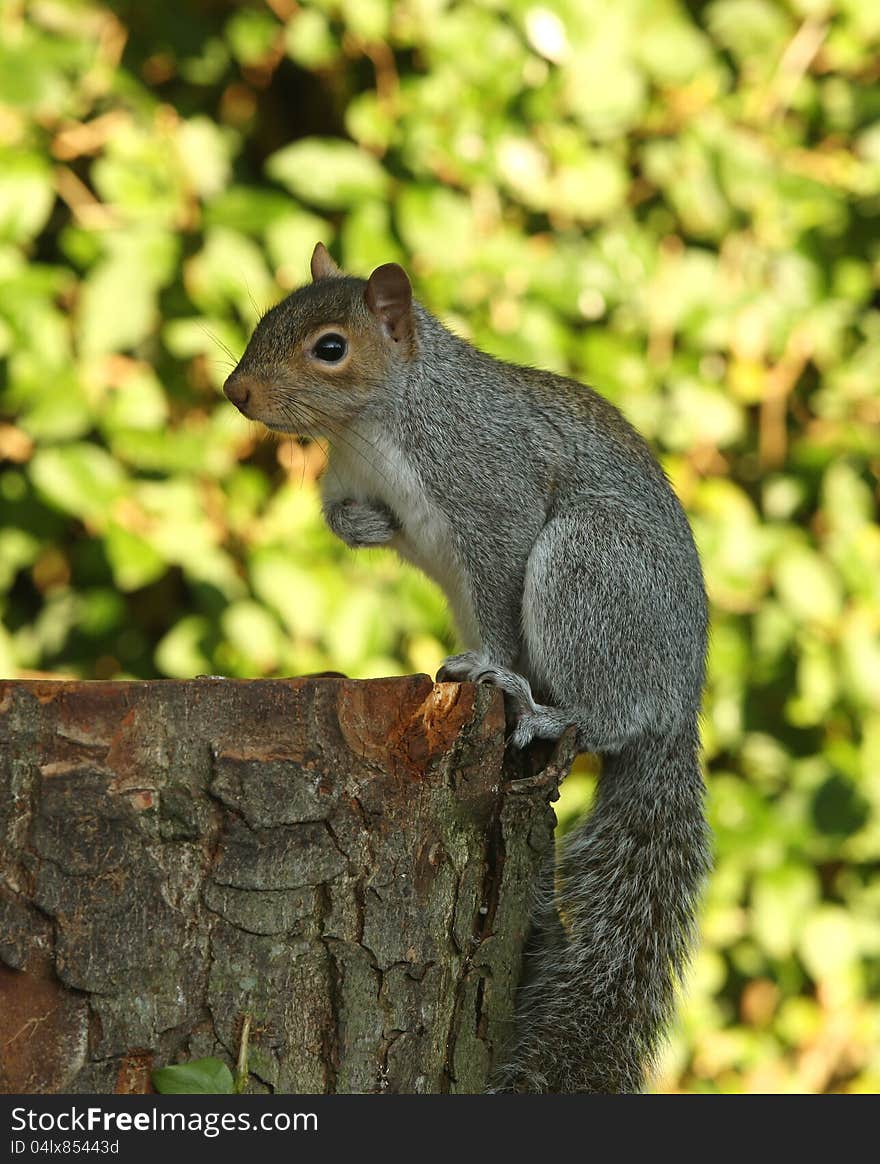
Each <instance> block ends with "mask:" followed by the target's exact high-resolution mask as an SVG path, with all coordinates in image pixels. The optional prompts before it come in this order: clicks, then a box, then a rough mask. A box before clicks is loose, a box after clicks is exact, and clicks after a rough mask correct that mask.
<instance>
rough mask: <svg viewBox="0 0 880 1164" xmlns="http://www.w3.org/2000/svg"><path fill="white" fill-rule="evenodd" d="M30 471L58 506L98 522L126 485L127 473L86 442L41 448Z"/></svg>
mask: <svg viewBox="0 0 880 1164" xmlns="http://www.w3.org/2000/svg"><path fill="white" fill-rule="evenodd" d="M29 471H30V477H31V480H32V481H33V483H34V485H36V487H37V489H39V491H40V492H41V493H42V494H43V496H44V497H45V498H46V500H47V501H48V502H49V503H50V504H51V505H52V506H54V507H55V508H56V509H60V510H61V511H62V512H64V513H70V514H73V515H74V516H76V517H81V518H92V519H94V520H96V521H99V522H101V521H103V520H105V518H106V514H107V511H108V509H109V507H110V505H111V504H112V502H113V501H114V500H115V499H116V498H117V497H118V496H119V495H120V494H121V492H122V490H123V489H124V485H125V475H124V474H123V471H122V469H121V468H120V467H119V465H118V463H117V462H116V461H115V460H114V459H113V458H112V457H111V456H110V454H109V453H107V452H106V451H105V450H104V449H102V448H100V447H98V446H97V445H94V444H88V443H85V442H81V443H78V444H71V445H64V446H63V447H61V448H57V449H51V448H50V449H40V450H39V451H38V452H37V453H35V454H34V457H33V460H32V461H31V463H30V466H29Z"/></svg>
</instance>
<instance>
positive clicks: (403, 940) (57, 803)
mask: <svg viewBox="0 0 880 1164" xmlns="http://www.w3.org/2000/svg"><path fill="white" fill-rule="evenodd" d="M504 733H505V726H504V711H503V705H502V700H501V697H500V695H499V694H498V693H497V692H495V691H493V690H491V689H489V688H485V687H476V686H474V685H472V684H455V683H438V684H435V683H433V682H432V681H431V680H430V679H429V678H428V677H427V676H412V677H408V678H403V679H387V680H372V681H366V682H363V681H356V680H347V679H328V678H306V679H290V680H247V681H244V680H242V681H239V680H212V679H206V680H194V681H188V682H174V681H159V682H118V683H109V682H107V683H105V682H49V681H5V682H0V963H2V964H0V1090H2V1091H6V1092H19V1093H34V1092H97V1093H109V1092H114V1091H123V1092H135V1091H144V1090H147V1089H148V1088H149V1073H150V1070H151V1069H152V1068H153V1067H156V1066H164V1065H166V1064H168V1063H173V1062H179V1061H183V1060H186V1059H190V1058H198V1057H201V1056H203V1055H216V1056H218V1057H220V1058H223V1059H225V1060H226V1062H228V1063H230V1064H234V1062H235V1060H236V1057H237V1055H238V1053H239V1049H240V1040H241V1035H242V1029H243V1026H244V1025H247V1026H248V1028H249V1039H248V1056H247V1067H248V1071H249V1076H248V1088H249V1090H252V1091H277V1092H285V1093H325V1092H382V1091H388V1092H422V1093H424V1092H428V1093H431V1092H474V1091H481V1090H483V1089H484V1087H485V1084H486V1080H487V1076H488V1073H489V1071H490V1069H491V1066H492V1064H493V1062H494V1061H495V1060H496V1059H497V1056H498V1055H499V1054H500V1053H502V1051H503V1046H504V1043H505V1041H506V1039H507V1038H508V1037H509V1035H510V1033H511V1027H512V1015H513V1002H514V992H515V988H516V984H517V980H518V976H519V970H520V960H521V952H522V947H523V944H524V940H525V938H526V936H527V929H528V911H529V905H530V900H531V889H532V886H533V885H534V883H535V881H536V879H537V876H538V870H539V867H540V865H541V863H542V858H544V857H545V856H546V854H547V853H548V850H549V846H550V844H551V838H552V829H553V824H554V817H553V813H552V810H550V808H549V806H548V804H547V800H548V798H549V797H552V794H553V793H554V792H555V788H556V783H557V782H558V779H559V777H560V775H564V774H565V771H566V770H567V768H568V765H569V764H570V761H571V756H570V754H565V755H563V753H564V752H565V753H567V751H568V749H567V747H566V746H562V747H558V748H557V749H556V751H555V752H554V753H553V754H551V756H550V758H549V760H548V761H547V762H546V763H545V765H544V767H543V769H540V770H537V771H536V769H537V768H538V763H537V761H536V760H535V759H534V757H532V758H531V759H530V757H528V756H526V757H523V756H521V755H520V754H514V755H512V754H511V753H510V752H508V753H505V749H504Z"/></svg>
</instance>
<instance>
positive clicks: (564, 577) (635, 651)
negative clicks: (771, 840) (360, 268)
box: [224, 243, 709, 1092]
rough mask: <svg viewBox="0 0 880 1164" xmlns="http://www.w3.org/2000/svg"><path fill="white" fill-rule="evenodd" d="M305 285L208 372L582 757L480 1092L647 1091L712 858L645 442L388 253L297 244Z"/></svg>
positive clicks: (689, 641) (697, 596)
mask: <svg viewBox="0 0 880 1164" xmlns="http://www.w3.org/2000/svg"><path fill="white" fill-rule="evenodd" d="M311 273H312V280H313V281H312V283H311V284H308V285H306V286H304V287H301V288H300V289H299V290H297V291H295V292H294V293H293V294H292V295H290V296H288V298H286V299H285V300H283V301H282V302H281V303H279V304H278V305H277V306H275V307H273V308H272V309H271V310H270V311H269V312H268V313H267V314H266V315H265V316H264V317H263V319H262V320H261V321H260V323H259V324H258V326H257V328H256V330H255V331H254V334H253V336H252V338H251V340H250V342H249V344H248V346H247V349H246V351H245V353H244V355H243V356H242V358H241V361H240V362H239V364H238V366H237V367H236V369H235V370H234V372H233V373H232V374H231V375H230V377H229V378H228V380H227V381H226V384H225V388H224V391H225V393H226V395H227V397H228V398H229V399H230V400H231V401H232V403H233V404H234V405H236V407H237V408H238V409H239V410H240V411H241V412H242V413H243V414H244V415H245V416H247V417H250V418H252V419H254V420H259V421H262V423H263V424H265V425H266V426H267V427H268V428H270V429H274V430H277V431H280V432H294V433H297V434H298V435H300V436H313V437H314V436H320V437H326V438H329V444H330V454H329V461H328V467H327V472H326V473H325V474H324V476H323V479H322V497H323V511H324V516H325V519H326V521H327V524H328V525H329V527H330V529H331V530H332V531H333V532H334V533H335V534H336V535H337V536H338V537H340V538H341V539H342V541H344V542H345V543H346V544H347V545H349V546H391V547H392V548H393V549H395V550H396V551H397V552H398V553H399V554H400V555H401V556H402V557H403V558H405V559H407V560H408V561H410V562H413V563H415V565H417V566H418V567H420V568H421V569H422V570H424V571H425V573H426V574H428V575H429V576H430V577H431V578H433V579H434V580H435V581H436V582H437V583H438V584H439V585H440V587H441V588H442V589H443V590H444V591H445V593H446V596H447V598H448V600H449V603H450V606H451V608H452V611H453V614H454V617H455V620H456V624H457V627H458V631H459V633H460V636H461V639H462V641H463V646H464V647H465V649H464V650H463V651H462V653H461V654H457V655H453V656H451V657H450V658H448V659H446V660H445V662H444V663H443V666H442V668H441V670H440V672H439V673H438V679H441V680H473V681H476V682H487V683H491V684H494V685H496V686H498V687H500V688H501V690H502V691H504V692H505V694H506V697H507V700H506V702H507V703H508V705H509V706H511V707H512V708H513V709H514V713H515V726H514V727H513V733H512V742H513V744H514V745H515V746H517V747H520V748H522V747H525V746H527V745H528V744H529V743H530V741H532V740H533V739H535V738H541V739H556V738H558V737H559V736H560V735H561V734H562V733H563V731H565V729H566V728H568V727H570V726H572V725H573V727H574V728H575V729H576V733H577V746H578V749H579V750H582V751H588V752H595V753H598V754H599V755H600V756H601V757H602V772H601V776H600V778H599V783H598V790H597V796H596V800H595V803H594V805H593V807H592V809H591V811H590V813H589V814H588V815H587V817H586V819H585V820H584V821H583V822H582V823H581V824H580V826H579V827H578V828H577V830H576V831H574V833H573V834H572V835H571V836H570V838H569V839H568V841H567V843H566V844H565V846H564V847H563V849H562V852H561V856H560V859H559V864H558V868H557V869H556V873H555V885H554V887H553V888H552V889H551V890H550V891H549V892H547V893H545V895H544V898H543V900H542V901H541V902H540V905H539V910H538V915H537V916H536V918H535V924H534V927H533V929H534V932H533V943H532V944H533V951H532V954H531V956H530V957H529V959H528V965H529V967H530V970H529V973H528V976H527V981H526V983H525V984H524V986H523V987H522V988H521V991H520V999H519V1002H518V1014H517V1029H516V1034H515V1041H514V1046H513V1047H512V1050H511V1051H510V1054H509V1057H508V1058H507V1059H506V1060H505V1061H504V1062H503V1063H502V1064H501V1066H500V1067H499V1068H498V1069H497V1070H496V1073H495V1077H494V1079H493V1081H492V1090H495V1091H527V1092H548V1091H549V1092H633V1091H640V1090H642V1089H643V1088H644V1086H645V1082H646V1078H647V1073H648V1072H649V1071H650V1069H651V1067H652V1066H653V1064H654V1061H655V1058H656V1054H657V1051H658V1048H659V1046H660V1045H661V1043H662V1039H663V1035H664V1032H665V1028H666V1027H667V1025H668V1023H669V1020H670V1018H671V1016H672V1013H673V1009H674V1002H675V995H676V991H677V987H678V983H679V980H680V976H681V974H682V972H683V970H684V967H685V964H686V961H687V958H688V954H689V951H690V948H691V946H692V943H693V940H694V937H695V912H696V906H697V901H698V897H699V893H700V890H701V886H702V883H703V881H704V878H705V876H706V873H707V871H708V867H709V846H708V828H707V825H706V822H705V818H704V813H703V791H704V790H703V781H702V777H701V773H700V768H699V764H698V759H697V755H698V750H699V735H698V711H699V705H700V697H701V691H702V686H703V679H704V670H705V652H706V632H707V615H706V597H705V590H704V585H703V576H702V571H701V568H700V562H699V558H698V556H697V552H696V549H695V546H694V542H693V538H692V535H691V531H690V527H689V525H688V522H687V518H686V517H685V514H684V512H683V510H682V508H681V506H680V504H679V502H678V500H677V499H676V497H675V495H674V493H673V491H672V488H671V487H670V485H669V483H668V481H667V479H666V476H665V475H664V473H663V470H662V469H661V468H660V466H659V464H658V462H657V461H656V460H655V458H654V456H653V455H652V453H651V452H650V450H649V449H648V446H647V445H646V444H645V442H644V441H643V440H642V438H641V437H640V436H639V435H638V434H637V433H636V431H635V430H634V429H633V428H632V427H631V426H630V424H629V423H628V422H627V421H626V420H625V419H624V418H623V416H622V415H621V413H620V412H619V411H618V410H617V409H616V408H615V407H614V406H613V405H612V404H610V403H609V402H608V401H606V400H605V399H604V398H603V397H601V396H600V395H598V394H597V393H596V392H594V391H593V390H592V389H590V388H587V387H584V386H583V385H582V384H579V383H576V382H574V381H572V380H568V379H565V378H563V377H561V376H557V375H554V374H552V373H550V372H542V371H538V370H536V369H533V368H526V367H519V366H516V365H512V364H508V363H504V362H502V361H500V360H497V359H494V358H493V357H491V356H489V355H486V354H484V353H483V352H480V351H478V350H476V349H475V348H474V347H472V346H471V345H470V344H468V343H467V342H465V341H464V340H462V339H460V338H459V337H457V336H455V335H453V334H452V333H451V332H450V331H448V330H447V329H446V328H445V327H444V326H443V325H442V324H441V323H440V321H439V320H437V319H436V318H434V316H432V315H431V314H430V313H429V312H428V311H426V310H425V308H424V307H422V306H421V305H420V304H419V303H417V302H416V301H414V300H413V297H412V289H411V286H410V282H409V279H408V278H407V275H406V273H405V272H404V270H403V268H402V267H400V266H398V265H397V264H395V263H386V264H384V265H383V266H380V267H378V268H377V269H376V270H375V271H374V272H373V273H372V275H371V276H370V278H369V279H367V280H364V279H360V278H354V277H351V276H349V275H345V274H343V272H342V271H340V269H339V268H338V267H337V266H336V264H335V263H334V262H333V260H332V258H331V257H330V255H329V253H328V252H327V250H326V248H325V247H324V246H323V245H322V244H321V243H319V244H318V245H317V246H316V247H315V250H314V254H313V255H312V260H311Z"/></svg>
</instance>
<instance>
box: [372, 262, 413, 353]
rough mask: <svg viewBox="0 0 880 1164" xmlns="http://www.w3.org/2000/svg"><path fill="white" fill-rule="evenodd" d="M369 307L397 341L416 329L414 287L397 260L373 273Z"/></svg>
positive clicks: (385, 264) (383, 265) (387, 332)
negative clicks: (413, 315) (413, 308)
mask: <svg viewBox="0 0 880 1164" xmlns="http://www.w3.org/2000/svg"><path fill="white" fill-rule="evenodd" d="M364 299H365V300H366V303H367V307H369V309H370V311H372V313H373V315H375V317H376V318H377V319H378V320H379V322H380V323H381V324H382V327H383V328H384V330H385V332H386V334H387V335H389V336H390V337H391V339H393V340H394V341H395V343H396V342H397V341H398V340H401V339H404V338H405V337H406V336H408V335H410V333H411V332H412V315H411V309H412V287H411V286H410V282H409V279H408V278H407V274H406V271H404V269H403V267H401V266H398V264H397V263H383V264H382V266H381V267H377V268H376V269H375V271H374V272H373V273H372V275H370V278H369V280H368V282H367V286H366V290H365V291H364Z"/></svg>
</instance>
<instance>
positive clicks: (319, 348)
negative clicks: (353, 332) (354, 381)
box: [312, 331, 348, 364]
mask: <svg viewBox="0 0 880 1164" xmlns="http://www.w3.org/2000/svg"><path fill="white" fill-rule="evenodd" d="M347 351H348V343H347V342H346V339H345V337H344V336H341V335H337V334H336V332H335V331H331V332H328V333H327V335H322V336H321V338H320V339H319V340H317V341H316V342H315V346H314V347H313V348H312V353H313V355H315V356H317V358H318V359H319V360H324V361H325V363H328V364H338V363H339V361H340V360H341V359H342V357H343V356H344V355H345V353H346V352H347Z"/></svg>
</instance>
